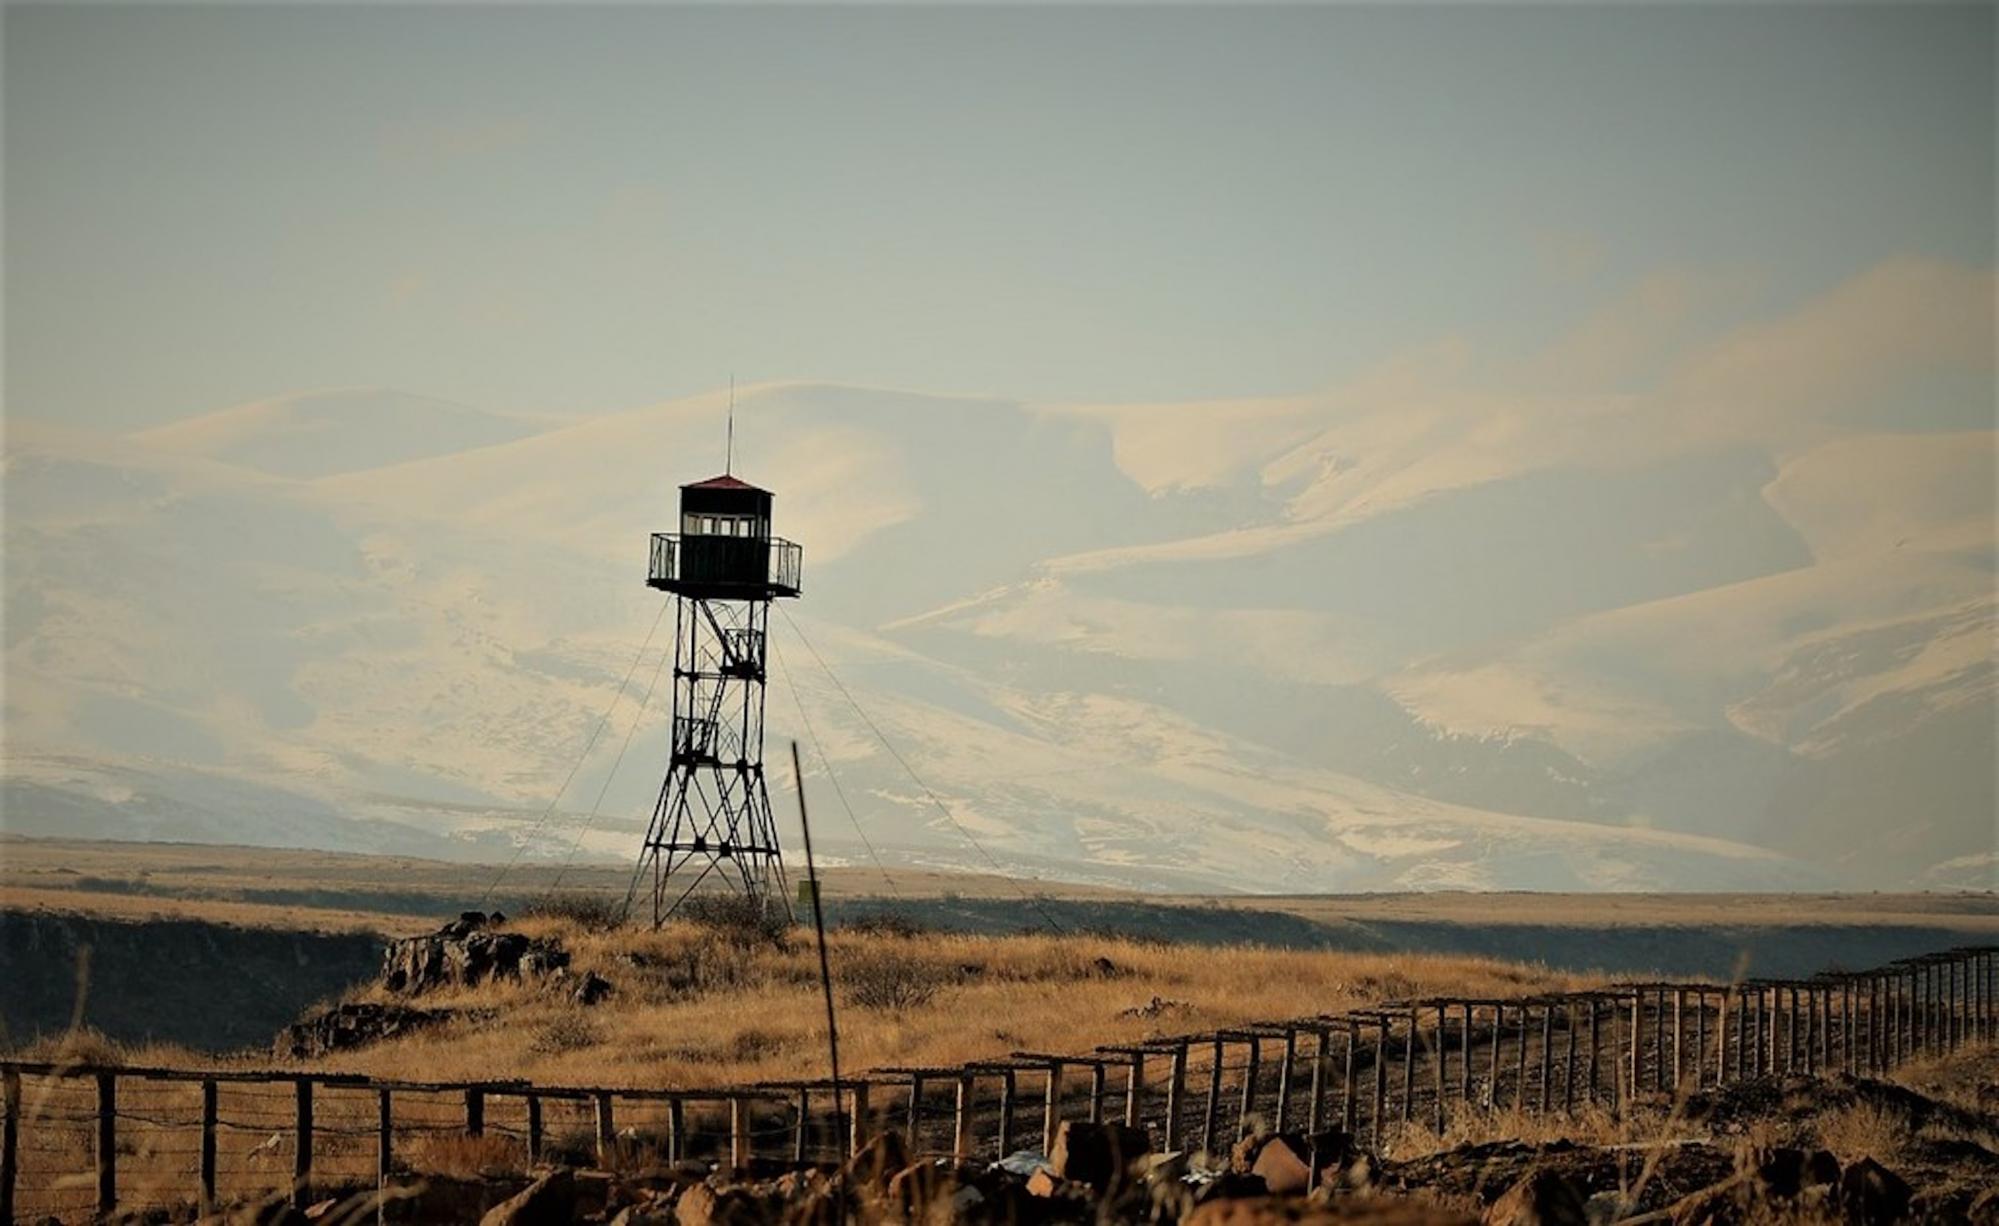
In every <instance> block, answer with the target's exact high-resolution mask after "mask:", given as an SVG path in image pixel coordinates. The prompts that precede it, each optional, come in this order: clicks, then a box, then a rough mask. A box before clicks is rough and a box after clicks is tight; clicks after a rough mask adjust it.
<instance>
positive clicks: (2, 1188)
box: [0, 1069, 212, 1226]
mask: <svg viewBox="0 0 1999 1226" xmlns="http://www.w3.org/2000/svg"><path fill="white" fill-rule="evenodd" d="M0 1111H4V1112H5V1114H4V1115H0V1226H14V1183H15V1181H16V1180H17V1179H19V1178H20V1173H21V1074H20V1073H18V1072H16V1071H15V1070H14V1069H0ZM211 1201H212V1198H211V1199H210V1201H203V1202H202V1211H203V1212H207V1210H208V1206H209V1204H210V1203H211Z"/></svg>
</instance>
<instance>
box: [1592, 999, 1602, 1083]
mask: <svg viewBox="0 0 1999 1226" xmlns="http://www.w3.org/2000/svg"><path fill="white" fill-rule="evenodd" d="M1602 1003H1603V1002H1602V1001H1599V1000H1598V999H1597V998H1596V997H1594V996H1592V997H1590V998H1589V1105H1590V1106H1592V1107H1594V1106H1596V1078H1597V1072H1596V1065H1597V1060H1598V1059H1599V1058H1600V1057H1601V1056H1602V1055H1603V1032H1602V1029H1601V1026H1600V1024H1599V1023H1598V1021H1597V1013H1598V1009H1597V1006H1598V1005H1599V1004H1602Z"/></svg>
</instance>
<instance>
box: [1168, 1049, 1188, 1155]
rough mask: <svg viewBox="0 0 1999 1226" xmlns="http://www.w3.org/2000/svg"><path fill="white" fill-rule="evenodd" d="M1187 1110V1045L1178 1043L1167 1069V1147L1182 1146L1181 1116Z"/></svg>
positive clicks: (1175, 1148) (1170, 1149)
mask: <svg viewBox="0 0 1999 1226" xmlns="http://www.w3.org/2000/svg"><path fill="white" fill-rule="evenodd" d="M1186 1110H1187V1045H1186V1044H1185V1043H1184V1042H1183V1043H1176V1044H1174V1046H1173V1056H1172V1060H1171V1061H1170V1063H1169V1064H1168V1065H1167V1070H1166V1149H1167V1152H1168V1153H1171V1152H1172V1151H1174V1150H1177V1149H1179V1148H1180V1117H1181V1116H1182V1115H1185V1114H1186Z"/></svg>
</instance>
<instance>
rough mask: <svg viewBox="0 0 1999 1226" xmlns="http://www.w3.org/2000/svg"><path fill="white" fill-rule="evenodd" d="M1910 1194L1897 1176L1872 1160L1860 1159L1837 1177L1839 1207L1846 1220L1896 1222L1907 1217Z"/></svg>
mask: <svg viewBox="0 0 1999 1226" xmlns="http://www.w3.org/2000/svg"><path fill="white" fill-rule="evenodd" d="M1913 1195H1914V1193H1913V1190H1912V1189H1911V1188H1910V1187H1909V1185H1908V1183H1907V1182H1905V1181H1904V1180H1903V1179H1902V1177H1901V1176H1900V1175H1897V1174H1896V1173H1895V1172H1893V1171H1891V1170H1889V1169H1888V1168H1887V1167H1885V1166H1882V1165H1881V1164H1880V1163H1878V1162H1876V1161H1874V1159H1872V1158H1862V1159H1860V1160H1859V1161H1858V1162H1855V1163H1854V1164H1853V1165H1851V1166H1849V1167H1847V1168H1846V1171H1845V1172H1844V1173H1843V1174H1841V1175H1840V1177H1839V1207H1840V1208H1841V1209H1842V1210H1844V1211H1845V1213H1846V1215H1847V1217H1848V1219H1849V1220H1851V1221H1854V1222H1863V1223H1868V1224H1869V1226H1871V1224H1872V1223H1875V1222H1899V1221H1901V1220H1903V1219H1904V1218H1906V1217H1908V1216H1909V1201H1910V1198H1911V1197H1912V1196H1913Z"/></svg>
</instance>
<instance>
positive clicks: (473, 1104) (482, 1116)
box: [465, 1088, 486, 1137]
mask: <svg viewBox="0 0 1999 1226" xmlns="http://www.w3.org/2000/svg"><path fill="white" fill-rule="evenodd" d="M485 1132H486V1092H485V1091H484V1090H480V1089H476V1088H468V1089H467V1090H466V1091H465V1135H466V1136H468V1137H477V1136H484V1135H485Z"/></svg>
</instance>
